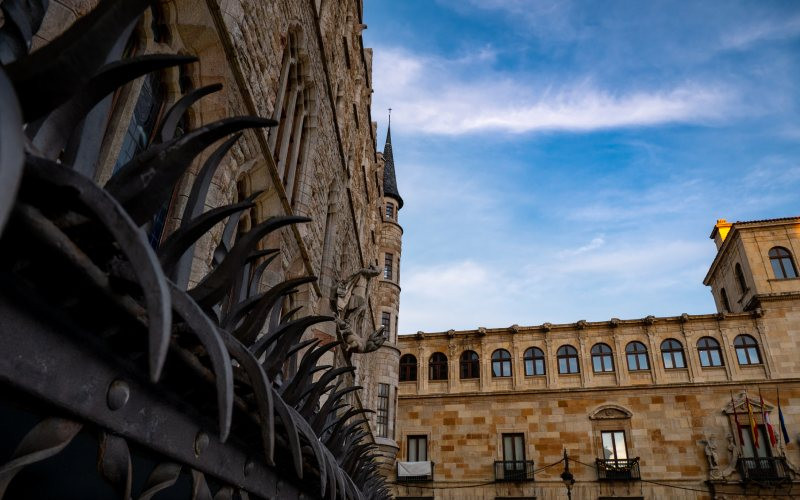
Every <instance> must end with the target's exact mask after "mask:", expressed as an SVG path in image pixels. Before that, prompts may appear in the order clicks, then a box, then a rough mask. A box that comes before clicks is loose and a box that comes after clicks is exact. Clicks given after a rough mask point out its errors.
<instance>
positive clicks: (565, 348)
mask: <svg viewBox="0 0 800 500" xmlns="http://www.w3.org/2000/svg"><path fill="white" fill-rule="evenodd" d="M562 359H563V360H565V367H566V371H562V370H561V360H562ZM556 360H557V364H558V374H559V375H575V374H578V373H580V372H581V360H580V357H579V355H578V350H577V349H576V348H575V346H573V345H570V344H564V345H562V346H560V347H559V348H558V349H557V350H556ZM571 360H575V371H572V370H571V369H570V364H571V363H570V361H571Z"/></svg>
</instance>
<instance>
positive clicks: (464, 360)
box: [460, 351, 481, 378]
mask: <svg viewBox="0 0 800 500" xmlns="http://www.w3.org/2000/svg"><path fill="white" fill-rule="evenodd" d="M460 364H461V378H478V377H480V376H481V372H480V362H479V358H478V353H476V352H475V351H464V352H462V353H461V363H460Z"/></svg>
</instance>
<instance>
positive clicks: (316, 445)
mask: <svg viewBox="0 0 800 500" xmlns="http://www.w3.org/2000/svg"><path fill="white" fill-rule="evenodd" d="M286 408H287V410H288V411H289V413H290V414H291V415H292V419H293V420H294V421H295V423H296V424H297V428H298V430H299V431H300V433H301V434H302V435H303V436H304V437H305V438H306V441H308V444H309V446H311V451H312V452H313V453H314V458H315V459H316V461H317V469H319V485H320V494H319V496H320V498H323V497H324V496H325V488H326V487H327V484H328V482H327V475H328V470H327V467H326V465H327V461H326V460H325V458H326V457H325V454H324V453H323V451H322V443H320V442H319V438H317V435H316V434H314V429H312V428H311V426H310V425H308V422H307V421H306V419H304V418H303V417H302V416H301V415H300V414H299V413H297V411H295V409H294V408H292V407H291V406H288V405H287V406H286Z"/></svg>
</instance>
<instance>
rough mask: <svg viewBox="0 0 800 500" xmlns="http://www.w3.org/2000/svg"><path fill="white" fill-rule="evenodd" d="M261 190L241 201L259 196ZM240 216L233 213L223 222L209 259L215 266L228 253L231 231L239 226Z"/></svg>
mask: <svg viewBox="0 0 800 500" xmlns="http://www.w3.org/2000/svg"><path fill="white" fill-rule="evenodd" d="M263 192H264V191H256V192H254V193H252V194H250V196H248V197H247V198H245V199H244V200H242V201H254V200H255V199H256V198H258V197H259V196H261V193H263ZM241 216H242V214H235V215H234V216H232V217H231V218H230V219H228V222H226V223H225V228H224V229H223V230H222V237H221V238H220V239H219V244H218V245H217V248H215V249H214V256H213V257H212V259H211V263H212V264H213V265H214V266H215V267H216V266H218V265H220V263H222V261H223V260H225V256H226V255H228V252H229V251H230V249H231V245H232V242H231V239H232V238H233V233H234V232H235V231H236V228H237V227H238V226H239V219H240V218H241Z"/></svg>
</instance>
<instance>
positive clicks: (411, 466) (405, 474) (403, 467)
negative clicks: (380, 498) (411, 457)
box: [397, 462, 436, 483]
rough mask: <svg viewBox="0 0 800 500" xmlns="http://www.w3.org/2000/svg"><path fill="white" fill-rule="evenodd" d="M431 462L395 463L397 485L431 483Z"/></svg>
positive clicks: (432, 465)
mask: <svg viewBox="0 0 800 500" xmlns="http://www.w3.org/2000/svg"><path fill="white" fill-rule="evenodd" d="M434 465H436V464H435V463H433V462H397V482H398V483H420V482H425V481H433V467H434Z"/></svg>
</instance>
